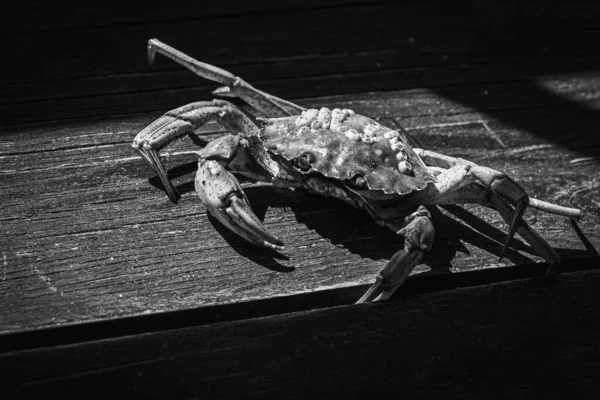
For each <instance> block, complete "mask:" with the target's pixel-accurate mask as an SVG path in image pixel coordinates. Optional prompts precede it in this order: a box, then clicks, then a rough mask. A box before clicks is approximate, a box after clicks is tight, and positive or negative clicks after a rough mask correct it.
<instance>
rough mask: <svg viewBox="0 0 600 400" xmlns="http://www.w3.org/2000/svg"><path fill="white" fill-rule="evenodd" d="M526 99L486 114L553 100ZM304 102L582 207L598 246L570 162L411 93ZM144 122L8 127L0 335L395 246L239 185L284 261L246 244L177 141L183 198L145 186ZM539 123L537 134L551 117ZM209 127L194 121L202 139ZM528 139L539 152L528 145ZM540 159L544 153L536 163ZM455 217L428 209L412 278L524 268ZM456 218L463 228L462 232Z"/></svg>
mask: <svg viewBox="0 0 600 400" xmlns="http://www.w3.org/2000/svg"><path fill="white" fill-rule="evenodd" d="M581 79H584V80H583V81H582V82H580V83H575V84H568V85H565V84H561V81H560V80H555V81H553V82H554V83H553V85H554V87H555V88H559V90H563V93H566V95H568V96H571V97H572V98H573V99H587V97H586V93H589V90H588V88H590V85H586V84H585V78H581ZM562 82H563V83H564V81H562ZM590 82H592V83H593V82H595V78H593V77H592V81H590ZM592 86H593V84H592ZM592 93H596V92H592ZM595 98H596V96H595V94H592V97H591V100H590V102H589V103H586V104H588V105H591V106H593V107H597V105H596V104H597V102H596V100H594V99H595ZM534 100H535V98H533V99H532V98H523V101H522V103H517V104H514V103H509V102H505V103H501V102H500V103H497V106H498V108H497V110H496V111H497V112H498V110H501V109H504V112H507V113H510V112H514V111H513V110H514V109H515V108H516V109H517V110H519V109H526V108H527V106H530V107H531V106H534V105H535V106H537V107H542V108H543V107H546V108H547V109H548V111H547V112H546V113H545V115H548V116H550V115H552V111H551V110H553V109H554V107H556V106H557V104H556V103H550V104H541V105H540V104H535V101H534ZM314 103H317V104H338V105H339V106H342V107H350V108H354V109H355V110H356V111H357V112H361V113H365V114H367V115H372V116H374V117H378V118H380V119H381V121H382V123H384V124H387V125H390V126H393V124H394V123H395V121H400V122H401V123H402V124H403V125H405V126H406V127H407V128H409V130H411V131H412V132H414V133H415V135H416V136H417V138H418V139H419V140H421V141H423V143H424V145H426V146H428V147H429V146H431V147H435V148H441V149H443V151H444V152H446V153H448V154H451V155H456V156H464V157H468V158H470V159H472V160H473V161H475V162H480V163H482V164H485V165H488V166H491V167H494V168H499V169H505V170H506V171H507V172H509V173H510V174H511V175H513V176H514V177H515V179H516V180H517V181H518V182H521V183H522V184H523V185H524V186H525V187H526V188H527V189H528V190H529V191H530V194H531V195H533V196H535V197H540V198H543V199H546V200H548V201H555V202H558V203H560V204H564V205H571V206H577V207H582V208H583V209H584V210H585V211H586V213H587V218H586V219H585V220H584V221H583V222H582V229H583V231H584V232H585V234H586V235H588V236H589V238H590V240H591V241H592V243H594V244H595V245H596V247H599V246H598V244H599V243H600V232H599V231H598V221H599V218H600V216H599V212H598V209H599V206H598V187H597V184H596V183H595V181H594V177H595V176H597V175H598V168H599V166H598V164H595V163H587V164H582V165H580V166H577V168H575V167H573V166H572V165H571V164H570V163H569V161H570V160H571V159H573V158H577V157H579V155H578V154H577V153H573V152H568V151H566V150H564V149H563V148H562V147H558V146H555V145H550V144H549V143H547V142H546V141H545V140H544V139H543V138H539V137H534V136H532V135H530V134H529V133H527V132H524V131H521V130H519V129H518V128H515V127H514V126H512V125H511V124H504V123H503V120H501V119H490V117H489V116H488V115H487V114H486V113H485V112H480V111H478V110H477V109H473V108H471V107H468V106H465V105H463V104H460V103H456V102H452V101H449V100H447V99H444V98H441V97H439V96H436V95H434V94H432V93H431V92H429V91H425V90H414V91H400V92H386V93H380V94H375V93H372V94H363V95H360V96H333V97H330V98H319V99H314V100H306V104H307V105H308V104H314ZM532 103H533V104H532ZM488 104H489V105H486V107H487V106H489V107H493V104H494V103H493V102H491V103H488ZM559 105H560V104H559ZM152 118H153V116H141V117H136V118H128V119H124V120H119V119H113V120H98V121H90V122H85V123H73V124H63V125H60V126H55V127H54V128H48V129H47V128H45V127H42V128H21V129H16V130H12V131H10V132H7V133H6V134H5V135H3V136H2V140H3V143H2V144H3V145H2V146H0V153H1V154H0V170H1V171H2V173H1V174H0V183H1V186H0V187H1V189H0V201H1V202H2V204H3V207H2V210H1V211H0V219H2V235H1V236H0V244H1V246H0V248H1V249H2V253H3V254H2V257H3V260H2V261H3V269H2V274H3V275H2V277H3V279H2V281H0V288H1V291H2V293H3V297H2V307H1V309H2V314H0V317H1V320H0V327H2V331H4V332H9V331H18V330H23V329H31V328H38V327H46V326H59V325H62V324H67V323H74V322H81V321H89V320H97V319H104V318H113V317H117V316H131V315H140V314H144V313H152V312H158V311H172V310H180V309H186V308H191V307H198V306H203V305H210V304H226V303H231V302H239V301H244V300H250V299H260V298H267V297H273V296H284V295H290V294H294V293H309V292H313V291H323V290H328V289H330V288H339V287H347V286H353V285H361V284H366V283H369V282H371V280H372V279H373V276H374V274H375V273H376V272H377V271H378V270H379V269H380V268H381V267H382V266H383V265H384V264H385V262H386V261H387V260H388V259H389V258H390V257H391V256H392V254H393V253H394V252H395V251H397V250H398V243H399V240H398V238H397V237H396V236H395V235H393V234H392V233H391V232H388V231H387V230H385V229H382V228H379V227H378V226H376V225H375V224H374V223H373V222H372V221H371V219H370V218H369V217H368V215H366V214H363V213H357V212H356V211H355V210H354V209H351V208H350V207H347V206H344V205H343V204H340V203H338V202H336V201H328V200H327V199H323V198H320V197H316V196H311V195H307V194H305V193H302V192H292V191H288V190H278V189H273V188H270V187H264V186H256V185H249V187H248V189H247V193H248V195H249V197H250V200H251V202H252V204H253V207H254V209H255V211H256V212H257V214H258V216H259V217H260V218H261V219H264V221H265V224H266V226H267V228H268V229H269V230H271V231H272V232H273V233H275V234H276V235H278V236H279V237H281V238H282V239H283V240H284V241H285V242H286V243H287V245H288V247H287V250H286V252H285V254H284V255H278V254H276V253H272V252H268V251H263V250H261V249H258V248H255V247H254V246H252V245H249V244H247V243H245V242H243V240H241V239H239V238H238V237H237V236H235V235H234V234H233V233H231V232H229V231H227V230H225V229H224V228H223V227H222V226H221V225H220V224H219V223H218V222H215V221H214V220H213V219H212V218H208V217H207V215H206V212H205V211H204V210H203V209H202V207H201V206H199V204H198V201H197V199H196V198H195V194H194V192H193V185H191V183H190V182H191V179H192V173H193V171H194V169H195V162H194V158H193V156H191V155H189V154H180V155H177V152H180V151H182V152H185V151H186V150H189V148H188V147H186V146H185V144H184V143H182V144H179V145H176V146H175V147H174V148H173V152H174V153H175V154H174V155H173V156H172V158H171V160H170V161H169V162H167V166H168V168H170V169H171V174H172V175H173V176H174V178H175V182H176V184H177V185H178V186H179V188H180V190H181V191H182V192H183V199H182V201H181V202H180V204H179V205H177V206H175V205H173V204H171V203H170V202H169V201H168V199H167V198H166V196H165V195H164V192H163V191H162V190H160V189H158V188H157V187H154V186H153V185H158V186H160V184H159V183H158V182H157V180H156V178H155V177H154V178H150V182H149V180H148V177H152V173H151V172H150V170H149V169H148V168H147V166H145V165H144V164H143V163H142V162H141V160H139V159H138V157H137V156H135V155H134V154H133V153H132V151H131V149H130V147H129V144H130V140H131V138H132V137H133V136H134V135H135V134H136V132H137V131H139V130H140V129H141V128H142V127H143V126H145V125H146V124H147V123H149V122H150V121H151V120H152ZM392 118H394V119H392ZM548 118H549V117H548ZM545 124H547V126H549V127H550V126H552V124H553V121H552V119H550V118H549V119H547V120H546V122H545ZM486 127H487V128H486ZM490 127H492V128H490ZM429 128H431V129H429ZM488 128H490V129H488ZM218 131H219V129H216V128H215V127H214V126H213V127H210V126H209V127H207V129H206V130H203V131H202V132H203V134H207V135H213V134H216V133H218ZM497 138H501V140H502V141H503V142H504V143H505V144H506V145H507V146H508V148H504V147H502V146H501V145H500V143H499V142H498V141H497ZM532 145H538V146H540V147H538V148H533V151H528V149H530V147H529V146H532ZM548 159H551V160H553V162H552V163H551V164H550V165H548V163H547V160H548ZM182 165H183V167H181V166H182ZM469 210H471V211H472V212H473V213H474V215H475V217H474V216H472V215H471V214H465V213H461V212H460V211H459V210H457V209H456V208H450V209H448V210H446V211H444V213H440V214H439V215H437V216H436V223H437V226H438V229H437V239H436V242H435V247H434V249H433V251H432V252H431V254H430V255H428V256H427V258H426V259H425V260H424V263H423V264H422V265H421V266H419V267H418V268H417V270H416V273H428V274H447V273H449V272H455V271H465V270H472V269H482V268H494V267H498V266H501V265H514V264H517V265H518V264H524V263H530V262H532V261H538V260H539V258H538V257H536V256H534V255H532V254H531V251H530V250H529V249H528V247H527V246H525V245H523V244H520V243H519V242H515V243H514V244H513V246H514V247H515V248H516V249H517V251H510V252H509V253H508V255H507V259H506V260H504V261H503V262H501V263H499V262H498V260H497V258H498V255H499V252H500V249H501V243H502V242H503V240H504V234H503V233H502V232H501V230H503V229H505V228H504V223H503V222H502V221H501V220H500V218H499V217H498V216H497V215H496V214H494V213H491V212H487V211H485V210H482V209H480V208H478V207H469ZM455 217H458V218H459V219H466V220H467V225H465V224H464V223H461V222H457V221H456V220H455V219H454V218H455ZM528 219H529V221H530V222H531V223H532V225H533V227H534V228H535V229H537V230H539V231H540V232H541V233H542V234H543V235H544V237H546V238H547V239H548V240H549V242H550V243H551V244H552V245H553V246H554V247H556V248H558V250H559V253H560V254H561V256H563V257H565V258H572V257H582V256H585V254H586V252H585V251H584V247H583V246H582V245H581V243H580V242H579V239H578V238H577V236H576V235H575V234H574V233H573V231H572V229H571V228H570V227H569V225H568V223H566V222H565V221H562V220H560V219H557V218H554V217H550V216H547V215H542V214H541V213H536V212H532V213H529V216H528ZM469 225H472V227H470V226H469ZM477 230H479V231H482V232H483V233H478V232H477Z"/></svg>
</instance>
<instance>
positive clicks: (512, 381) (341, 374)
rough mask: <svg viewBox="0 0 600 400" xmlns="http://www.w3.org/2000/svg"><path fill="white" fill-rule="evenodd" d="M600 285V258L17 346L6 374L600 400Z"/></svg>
mask: <svg viewBox="0 0 600 400" xmlns="http://www.w3.org/2000/svg"><path fill="white" fill-rule="evenodd" d="M599 284H600V271H599V270H592V271H586V272H578V273H571V274H562V275H558V276H557V277H556V279H555V280H554V281H553V282H552V283H547V282H546V283H543V282H541V281H540V280H538V279H528V280H520V281H513V282H507V283H496V284H492V285H486V286H479V287H471V288H464V289H458V290H453V291H449V292H438V293H430V294H425V295H420V296H412V297H403V298H394V299H392V300H391V301H389V302H387V303H380V304H368V305H359V306H357V305H350V306H341V307H335V308H331V309H326V310H315V311H306V312H298V313H290V314H285V315H279V316H273V317H266V318H258V319H252V320H245V321H236V322H229V323H219V324H212V325H206V326H197V327H189V328H185V329H174V330H169V331H164V332H156V333H149V334H140V335H133V336H126V337H120V338H114V339H109V340H100V341H92V342H87V343H78V344H72V345H64V346H58V347H49V348H41V349H30V350H25V351H17V352H12V353H4V354H0V373H1V374H2V376H3V380H2V382H1V383H0V385H2V391H3V394H5V395H7V396H8V397H9V398H12V397H13V396H15V397H19V398H28V397H34V396H37V395H41V394H43V395H44V396H50V397H54V396H64V395H65V394H68V396H73V397H77V398H81V397H85V398H106V397H108V396H111V395H115V394H118V395H119V396H123V395H129V396H132V395H133V396H135V397H144V398H145V397H169V398H190V397H194V398H237V397H246V396H248V395H252V396H260V397H269V398H274V397H277V398H306V397H322V396H327V397H330V396H335V397H356V396H363V395H373V394H374V393H379V392H380V391H386V392H388V393H389V392H390V391H394V390H395V391H399V393H401V394H402V395H404V396H409V397H411V398H448V399H463V398H466V397H469V398H534V397H535V398H538V397H540V398H542V397H543V398H565V397H568V396H569V395H572V393H577V396H578V397H579V398H586V399H587V398H590V399H591V398H596V397H597V393H598V391H599V390H600V383H599V382H600V381H599V380H598V379H597V376H598V372H599V370H600V352H599V348H600V346H599V345H600V342H599V339H598V335H597V332H598V329H600V324H599V321H600V319H598V317H597V312H596V310H597V309H598V307H599V306H600V296H599V295H598V290H597V287H598V285H599ZM474 304H476V305H477V306H476V307H474V306H473V305H474ZM107 382H110V384H107ZM167 382H168V384H167Z"/></svg>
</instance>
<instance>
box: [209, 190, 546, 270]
mask: <svg viewBox="0 0 600 400" xmlns="http://www.w3.org/2000/svg"><path fill="white" fill-rule="evenodd" d="M245 193H246V195H247V196H248V199H249V200H250V203H251V204H252V208H253V210H254V212H255V214H256V215H257V217H258V218H259V219H260V220H261V221H264V220H265V216H266V214H267V211H268V209H269V208H271V207H274V208H280V209H284V211H283V212H288V211H289V212H291V213H293V214H294V217H295V219H296V221H297V222H298V223H300V224H303V225H304V226H305V227H306V229H308V230H311V231H314V232H316V233H317V234H318V235H319V236H320V237H322V238H324V239H326V240H327V241H329V242H330V243H331V244H333V245H334V246H337V247H341V248H344V249H346V250H347V251H349V252H351V253H353V254H356V255H358V256H360V257H361V258H364V259H366V260H373V261H377V260H389V259H390V258H391V257H392V256H393V255H394V254H395V253H396V252H397V251H399V250H401V249H402V248H403V240H402V238H401V237H399V236H398V235H396V234H395V233H393V232H392V231H390V230H389V229H387V228H384V227H380V226H378V225H377V224H376V223H375V222H374V221H373V219H372V218H371V216H370V215H369V214H368V213H366V212H364V211H359V210H357V209H355V208H353V207H351V206H349V205H347V204H345V203H343V202H341V201H339V200H336V199H330V198H325V197H322V196H318V195H313V194H310V193H307V192H305V191H303V190H296V191H292V190H290V189H281V188H274V187H271V186H260V187H248V188H246V189H245ZM430 211H431V213H432V218H433V223H434V226H435V229H436V237H435V240H434V245H433V248H432V249H431V251H430V252H429V253H427V254H426V255H425V256H424V258H423V260H422V264H423V265H425V266H427V267H428V268H429V271H425V272H421V274H424V275H427V274H432V275H434V274H444V273H449V272H450V269H451V268H452V267H453V262H454V261H455V260H456V257H457V254H458V253H463V254H465V255H467V256H470V255H471V254H470V252H469V249H468V248H467V246H465V243H468V244H470V245H471V246H473V247H477V248H479V249H481V250H482V251H484V252H486V253H488V254H491V255H493V256H495V257H498V258H499V257H500V254H501V251H502V247H503V243H504V241H505V239H506V232H503V231H502V230H500V229H498V228H496V227H495V226H492V225H490V224H489V223H487V222H486V221H484V220H483V219H481V218H479V217H478V216H476V215H475V214H473V213H471V212H469V211H467V210H465V209H463V208H462V207H460V206H444V209H443V210H441V209H440V208H438V207H431V208H430ZM490 212H494V211H491V210H490ZM209 221H210V222H211V224H212V225H213V227H214V228H215V230H216V231H217V232H218V233H219V234H220V235H221V236H222V237H223V238H224V239H225V240H226V241H227V242H228V244H229V245H230V246H231V247H232V248H233V249H234V250H235V251H236V252H237V253H239V254H240V255H242V256H244V257H247V258H248V259H250V260H251V261H253V262H255V263H257V264H259V265H261V266H263V267H265V268H267V269H269V270H272V271H277V272H292V271H294V270H295V268H294V267H293V266H286V265H283V264H282V263H280V261H282V262H285V263H286V264H289V261H290V258H289V257H287V256H286V255H285V254H282V253H279V252H277V251H274V250H267V249H262V248H260V247H257V246H254V245H252V244H250V243H248V242H246V241H245V240H243V239H241V238H240V237H239V236H237V235H236V234H235V233H233V232H231V231H230V230H229V229H228V228H227V227H225V226H224V225H223V224H221V222H220V221H218V220H217V219H216V218H214V217H212V216H210V215H209ZM287 245H288V246H289V245H292V246H293V243H289V241H288V243H287ZM533 255H535V252H534V250H533V249H532V248H531V247H530V246H528V245H527V244H525V243H523V242H522V241H520V240H518V239H513V240H512V241H511V242H510V247H509V249H508V251H507V253H506V254H505V256H504V257H505V258H506V259H508V260H509V261H510V262H512V263H514V264H530V263H533V262H534V260H533V259H532V258H531V257H530V256H533ZM471 264H472V262H471ZM459 269H460V266H459Z"/></svg>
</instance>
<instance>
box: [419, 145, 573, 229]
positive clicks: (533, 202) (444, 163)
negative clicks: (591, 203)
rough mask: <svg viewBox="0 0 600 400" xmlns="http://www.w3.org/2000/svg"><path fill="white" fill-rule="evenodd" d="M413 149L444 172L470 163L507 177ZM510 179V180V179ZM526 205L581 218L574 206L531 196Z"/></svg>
mask: <svg viewBox="0 0 600 400" xmlns="http://www.w3.org/2000/svg"><path fill="white" fill-rule="evenodd" d="M413 150H414V151H415V153H417V154H418V155H419V156H420V157H421V159H423V161H424V162H425V164H426V165H427V166H428V167H433V169H438V170H440V171H441V172H444V171H446V170H447V169H448V168H451V167H453V166H455V165H471V166H477V167H478V168H479V169H482V170H487V171H486V172H487V173H488V174H489V173H490V172H491V173H495V174H498V175H497V176H499V177H502V178H504V177H506V178H508V177H507V176H506V174H504V173H502V172H499V171H494V170H492V169H490V168H486V167H480V166H478V165H477V164H475V163H472V162H470V161H467V160H463V159H460V158H455V157H450V156H447V155H445V154H440V153H436V152H434V151H429V150H423V149H418V148H414V149H413ZM437 172H438V173H439V171H437ZM508 179H510V178H508ZM511 181H512V179H511ZM514 185H517V183H514ZM517 186H518V185H517ZM528 205H529V206H530V207H533V208H535V209H538V210H540V211H544V212H547V213H550V214H555V215H560V216H562V217H566V218H569V219H573V220H576V221H578V220H579V219H581V216H582V212H581V210H578V209H576V208H570V207H563V206H559V205H557V204H553V203H548V202H546V201H543V200H538V199H535V198H533V197H529V204H528Z"/></svg>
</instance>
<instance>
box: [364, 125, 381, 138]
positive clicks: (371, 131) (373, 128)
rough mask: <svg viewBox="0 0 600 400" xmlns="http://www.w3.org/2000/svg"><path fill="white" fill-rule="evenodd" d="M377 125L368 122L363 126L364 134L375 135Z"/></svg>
mask: <svg viewBox="0 0 600 400" xmlns="http://www.w3.org/2000/svg"><path fill="white" fill-rule="evenodd" d="M377 128H378V127H377V125H372V124H368V125H367V126H365V129H364V131H365V134H366V135H368V136H373V135H375V131H376V130H377Z"/></svg>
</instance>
